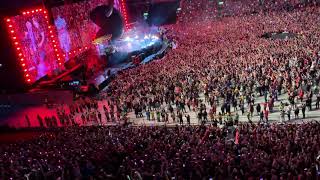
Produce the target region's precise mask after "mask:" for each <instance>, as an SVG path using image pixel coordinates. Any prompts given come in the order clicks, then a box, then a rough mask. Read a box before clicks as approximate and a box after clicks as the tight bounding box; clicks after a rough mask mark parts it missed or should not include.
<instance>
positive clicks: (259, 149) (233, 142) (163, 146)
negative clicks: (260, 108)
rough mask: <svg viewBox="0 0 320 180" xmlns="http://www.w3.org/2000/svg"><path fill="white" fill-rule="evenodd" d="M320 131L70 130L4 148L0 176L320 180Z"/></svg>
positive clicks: (303, 127)
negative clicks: (319, 179)
mask: <svg viewBox="0 0 320 180" xmlns="http://www.w3.org/2000/svg"><path fill="white" fill-rule="evenodd" d="M235 128H236V129H235ZM319 131H320V123H319V122H309V123H306V124H287V125H276V124H272V125H263V124H259V125H255V124H239V125H234V126H225V127H223V128H219V127H216V126H179V127H178V126H177V127H172V128H167V127H159V126H157V127H146V126H141V127H128V128H125V127H121V126H109V127H106V126H100V127H99V126H90V127H83V126H82V127H69V128H66V129H57V130H55V131H52V132H50V133H46V134H44V135H42V136H41V137H39V138H37V139H34V140H30V141H27V142H22V143H16V144H9V145H6V146H1V148H0V157H1V158H0V161H1V163H0V169H1V171H0V172H1V174H0V177H1V179H22V178H25V179H136V180H142V179H258V178H259V179H317V178H319V173H320V169H319V168H320V144H319V141H320V136H319Z"/></svg>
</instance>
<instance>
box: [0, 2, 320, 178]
mask: <svg viewBox="0 0 320 180" xmlns="http://www.w3.org/2000/svg"><path fill="white" fill-rule="evenodd" d="M200 13H202V12H200ZM319 17H320V9H319V7H317V6H310V7H304V8H303V9H296V10H292V11H290V12H286V11H270V12H267V13H257V14H254V15H245V13H244V14H243V15H241V16H233V17H224V18H222V19H220V20H219V21H207V20H206V21H199V19H197V20H196V21H191V20H190V21H191V22H179V24H177V25H172V26H168V27H167V29H169V32H168V34H167V35H168V36H169V37H170V38H173V39H174V41H175V42H177V44H178V45H177V48H176V49H174V50H171V51H169V52H168V54H166V56H165V57H164V58H162V59H160V60H157V61H153V62H151V63H148V64H145V65H141V66H138V67H136V68H133V69H128V70H125V71H123V72H121V73H120V74H118V75H117V76H116V78H115V80H113V81H112V82H111V84H110V87H109V90H110V91H109V94H111V97H110V96H108V95H107V93H100V94H99V97H98V98H96V99H88V98H80V99H79V100H77V101H76V102H75V103H74V104H72V105H70V106H69V107H68V108H67V110H66V109H64V108H62V107H61V108H60V107H59V108H58V109H57V112H58V113H57V114H58V117H46V118H42V117H41V115H39V116H38V121H39V125H40V126H41V124H42V126H46V127H53V128H52V129H51V131H50V132H48V133H45V134H43V135H42V136H41V137H39V138H36V139H34V140H31V141H26V142H20V143H14V144H8V145H4V146H0V157H1V158H0V161H1V163H0V168H1V175H0V176H1V178H0V179H19V178H21V177H25V178H26V179H92V178H93V179H258V178H260V179H317V178H319V175H320V143H319V142H320V134H319V131H320V123H319V122H318V121H314V122H308V123H301V124H275V123H269V122H268V120H269V114H272V113H275V112H277V111H280V116H281V117H280V120H281V121H284V120H285V119H287V120H290V119H291V118H293V115H294V118H296V119H298V118H305V116H306V111H313V110H314V109H316V110H318V109H319V102H320V93H319V81H320V71H319V67H320V53H319V52H320V43H319V42H320V41H319V39H320V31H319V30H320V29H319V26H318V25H317V22H318V21H319ZM281 31H284V32H290V33H293V34H295V37H293V38H286V37H284V38H280V39H274V40H270V39H265V38H261V36H262V35H263V34H264V33H269V32H281ZM107 96H108V97H107ZM257 99H262V102H257ZM102 102H104V103H102ZM99 104H100V106H103V104H105V106H103V108H102V110H101V109H99ZM300 112H301V113H300ZM130 113H132V114H134V116H135V118H136V119H138V118H141V117H146V119H147V120H149V121H158V122H160V121H163V122H175V123H177V124H181V125H182V124H183V126H178V125H177V126H175V127H166V126H161V127H160V126H154V127H146V126H140V127H130V126H129V127H128V126H110V127H107V126H77V124H79V123H77V122H76V121H75V117H76V116H80V118H81V121H80V122H82V123H81V124H82V125H86V124H88V122H96V124H98V125H103V124H104V123H103V122H102V116H105V117H106V120H107V121H110V122H112V121H121V120H124V119H126V117H127V115H128V114H130ZM192 114H196V117H197V118H198V121H199V123H198V125H199V126H190V118H191V117H190V115H192ZM291 114H292V117H291ZM231 115H232V116H231ZM240 115H247V117H248V121H249V122H248V123H241V122H239V116H240ZM254 115H256V116H258V117H259V120H260V122H258V123H257V124H254V123H252V122H251V120H252V116H254ZM223 117H224V118H225V119H224V120H225V121H223ZM26 119H27V121H29V122H30V119H29V117H27V116H26ZM184 121H185V123H184ZM206 121H212V122H213V123H212V124H210V125H205V124H204V123H202V122H206ZM44 122H45V123H44ZM262 122H263V123H262ZM58 123H59V124H61V125H65V126H68V127H65V128H60V129H56V128H54V127H56V126H57V124H58ZM29 124H30V123H29ZM186 124H187V125H186Z"/></svg>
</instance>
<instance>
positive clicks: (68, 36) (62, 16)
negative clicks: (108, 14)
mask: <svg viewBox="0 0 320 180" xmlns="http://www.w3.org/2000/svg"><path fill="white" fill-rule="evenodd" d="M118 2H119V1H118V0H115V1H114V7H115V8H117V9H119V3H118ZM107 3H108V2H107V0H88V1H82V2H79V3H73V4H67V5H63V6H59V7H54V8H52V9H51V11H52V14H53V18H54V23H55V26H56V28H57V31H58V39H59V42H60V47H61V50H62V53H64V56H65V61H68V59H70V58H71V56H76V55H78V54H79V53H81V51H79V49H81V48H82V49H83V48H84V47H85V46H90V45H92V41H93V40H94V38H95V36H96V33H97V32H98V30H99V27H98V26H97V25H95V24H94V23H93V22H92V21H91V20H90V18H89V14H90V11H91V10H92V9H94V8H95V7H97V6H100V5H103V4H107Z"/></svg>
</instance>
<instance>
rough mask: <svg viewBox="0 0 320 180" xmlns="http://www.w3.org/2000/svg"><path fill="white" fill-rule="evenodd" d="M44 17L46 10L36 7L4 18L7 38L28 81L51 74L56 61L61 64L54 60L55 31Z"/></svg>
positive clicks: (57, 52) (56, 51)
mask: <svg viewBox="0 0 320 180" xmlns="http://www.w3.org/2000/svg"><path fill="white" fill-rule="evenodd" d="M47 18H48V17H47V11H46V10H43V9H42V8H35V9H30V10H27V11H23V12H21V15H17V16H13V17H10V18H6V19H5V22H7V29H8V32H9V35H10V36H9V37H10V38H11V41H12V44H14V47H15V50H16V55H17V57H18V61H19V62H20V65H21V67H22V69H23V72H24V77H25V81H26V82H28V83H32V82H34V81H36V80H37V79H39V78H41V77H43V76H45V75H46V74H51V73H52V72H53V71H54V70H55V68H57V65H58V64H59V65H61V63H58V59H57V56H59V51H60V49H59V48H55V49H53V45H55V47H57V44H56V43H55V42H56V41H57V38H56V34H55V33H54V31H53V30H52V29H51V27H50V26H49V23H48V20H47ZM53 43H54V44H53ZM58 47H59V46H58Z"/></svg>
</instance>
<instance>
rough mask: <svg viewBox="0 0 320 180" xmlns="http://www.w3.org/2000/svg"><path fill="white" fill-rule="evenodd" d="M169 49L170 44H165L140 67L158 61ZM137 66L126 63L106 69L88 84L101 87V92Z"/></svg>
mask: <svg viewBox="0 0 320 180" xmlns="http://www.w3.org/2000/svg"><path fill="white" fill-rule="evenodd" d="M168 48H169V44H168V43H166V42H163V43H162V46H161V48H160V49H159V50H158V51H157V52H154V53H153V54H151V55H149V56H147V57H145V58H144V59H142V60H141V62H140V64H139V65H143V64H146V63H149V62H151V61H153V60H155V59H157V57H161V56H163V55H164V54H165V52H166V50H167V49H168ZM139 65H138V66H139ZM136 66H137V65H136V64H134V63H133V62H132V61H125V62H122V63H119V64H114V65H112V66H109V67H107V68H105V69H104V70H103V71H101V72H99V73H98V74H97V75H96V76H94V77H92V78H91V79H89V80H88V83H89V84H94V85H95V86H96V87H99V90H103V89H105V88H106V87H107V85H108V84H109V82H110V81H111V80H112V77H114V76H116V75H117V74H118V72H119V71H122V70H125V69H128V68H133V67H136Z"/></svg>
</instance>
